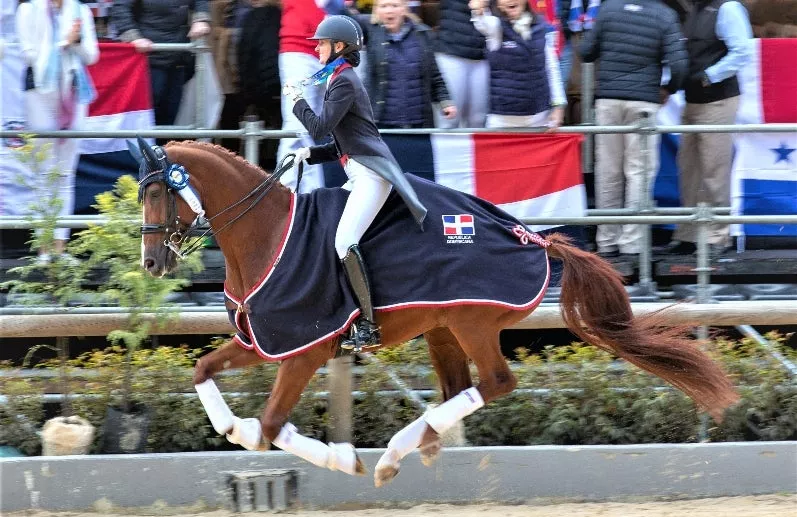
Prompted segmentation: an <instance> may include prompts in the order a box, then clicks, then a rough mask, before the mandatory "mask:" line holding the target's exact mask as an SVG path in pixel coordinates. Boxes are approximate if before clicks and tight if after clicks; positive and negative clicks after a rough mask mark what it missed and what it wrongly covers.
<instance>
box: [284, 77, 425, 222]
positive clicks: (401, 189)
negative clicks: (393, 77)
mask: <svg viewBox="0 0 797 517" xmlns="http://www.w3.org/2000/svg"><path fill="white" fill-rule="evenodd" d="M293 114H294V115H296V118H298V119H299V122H301V123H302V125H303V126H304V127H305V128H306V129H307V132H308V133H310V137H312V139H313V140H321V139H323V138H324V137H326V136H327V135H329V134H330V133H331V134H332V142H331V143H329V144H325V145H317V146H314V147H311V148H310V158H309V159H308V160H307V162H308V163H310V164H313V163H320V162H326V161H332V160H336V159H338V158H342V157H344V156H346V157H348V158H354V159H356V160H357V161H358V162H360V163H361V164H363V165H365V166H366V167H368V168H369V169H371V170H372V171H374V172H375V173H377V174H378V175H379V176H381V177H383V178H384V179H386V180H387V181H389V182H390V183H391V184H392V185H393V186H394V187H395V189H396V191H397V192H398V193H399V195H400V196H401V197H402V199H403V200H404V202H405V203H406V204H407V206H408V207H409V209H410V212H411V213H412V215H413V217H415V220H416V221H417V222H418V224H421V225H422V223H423V219H424V217H426V208H425V207H424V206H423V204H422V203H421V202H420V201H419V200H418V196H417V194H416V193H415V190H414V189H413V188H412V186H411V185H410V184H409V182H408V181H407V178H405V177H404V172H403V171H402V170H401V167H399V164H398V162H397V161H396V158H395V157H394V156H393V153H391V152H390V148H389V147H388V146H387V144H386V143H385V141H384V140H382V136H381V135H380V134H379V130H378V129H377V128H376V124H375V123H374V116H373V113H372V111H371V101H370V100H369V99H368V94H367V93H366V91H365V87H364V86H363V83H362V81H360V78H359V77H358V76H357V73H356V72H355V71H354V69H353V68H351V67H347V68H344V69H343V70H342V71H341V72H340V73H339V74H338V75H337V76H336V77H334V78H333V79H332V80H331V82H330V83H329V86H328V87H327V91H326V93H325V94H324V106H323V108H322V111H321V114H320V115H316V113H315V112H314V111H313V109H312V108H311V107H310V105H309V104H307V101H306V100H304V99H299V101H298V102H297V103H296V104H294V106H293Z"/></svg>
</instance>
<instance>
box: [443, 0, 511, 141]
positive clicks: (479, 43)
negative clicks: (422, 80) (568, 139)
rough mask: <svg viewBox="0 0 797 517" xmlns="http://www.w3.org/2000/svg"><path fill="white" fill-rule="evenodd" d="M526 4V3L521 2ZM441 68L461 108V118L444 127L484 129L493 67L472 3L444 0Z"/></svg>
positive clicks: (452, 96) (450, 121)
mask: <svg viewBox="0 0 797 517" xmlns="http://www.w3.org/2000/svg"><path fill="white" fill-rule="evenodd" d="M518 1H524V0H518ZM439 5H440V27H439V29H438V35H437V45H436V46H437V54H436V56H435V57H436V58H437V66H438V67H439V68H440V72H441V73H442V74H443V79H444V80H445V82H446V86H447V87H448V92H449V93H450V94H451V100H452V101H453V102H454V105H455V106H456V107H457V116H456V117H454V118H451V119H445V120H441V121H439V122H438V125H439V126H440V127H444V128H455V127H484V122H485V119H486V118H487V108H488V106H489V99H490V91H489V86H490V66H489V65H488V64H487V60H486V59H485V57H486V56H485V43H484V36H483V35H482V34H481V33H479V31H477V30H476V28H475V27H474V26H473V24H472V23H471V21H470V16H471V13H470V8H469V7H468V0H440V4H439Z"/></svg>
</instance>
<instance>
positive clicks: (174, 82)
mask: <svg viewBox="0 0 797 517" xmlns="http://www.w3.org/2000/svg"><path fill="white" fill-rule="evenodd" d="M149 73H150V78H151V81H152V109H153V110H154V111H155V125H156V126H171V125H173V124H174V121H175V119H176V118H177V112H178V110H179V109H180V101H181V100H182V98H183V85H184V84H185V68H184V67H182V66H175V67H171V68H160V67H152V68H150V71H149Z"/></svg>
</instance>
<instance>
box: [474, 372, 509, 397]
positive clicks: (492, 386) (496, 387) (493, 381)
mask: <svg viewBox="0 0 797 517" xmlns="http://www.w3.org/2000/svg"><path fill="white" fill-rule="evenodd" d="M516 387H517V379H516V378H515V376H514V375H513V374H512V372H511V371H510V370H509V369H507V370H506V371H499V372H496V373H495V374H494V375H491V376H490V377H488V378H486V379H483V380H482V381H481V382H480V383H479V392H480V393H481V395H482V398H483V399H484V402H485V403H486V402H489V401H490V400H493V399H495V398H496V397H500V396H502V395H506V394H508V393H511V392H512V391H514V389H515V388H516Z"/></svg>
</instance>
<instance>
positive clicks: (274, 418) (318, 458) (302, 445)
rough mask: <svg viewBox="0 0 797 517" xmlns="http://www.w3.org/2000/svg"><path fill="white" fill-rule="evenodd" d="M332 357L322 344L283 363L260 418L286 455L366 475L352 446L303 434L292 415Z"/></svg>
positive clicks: (329, 350)
mask: <svg viewBox="0 0 797 517" xmlns="http://www.w3.org/2000/svg"><path fill="white" fill-rule="evenodd" d="M331 356H332V349H331V348H329V347H327V346H324V345H320V346H317V347H315V348H313V349H311V350H309V351H307V352H305V353H303V354H299V355H297V356H294V357H291V358H288V359H286V360H284V361H283V362H282V364H280V367H279V370H277V379H276V381H275V382H274V386H273V388H272V390H271V396H270V397H269V399H268V404H267V405H266V409H265V410H264V411H263V416H262V417H261V419H260V422H261V426H262V431H263V435H264V436H265V437H266V438H267V439H269V440H271V442H272V443H273V444H274V445H276V446H277V447H279V448H280V449H282V450H283V451H285V452H290V453H291V454H294V455H296V456H299V457H300V458H302V459H304V460H307V461H309V462H310V463H313V464H315V465H318V466H319V467H326V468H328V469H330V470H340V471H341V472H345V473H346V474H352V475H354V474H360V475H362V474H365V471H366V469H365V465H364V464H363V463H362V461H361V460H360V458H359V457H358V456H357V452H356V451H355V450H354V447H353V446H352V445H351V444H349V443H340V444H335V443H330V444H329V445H327V444H325V443H323V442H320V441H318V440H315V439H313V438H308V437H307V436H303V435H301V434H299V433H298V432H297V430H296V427H294V426H293V425H292V424H291V423H290V422H288V415H289V414H290V412H291V410H292V409H293V407H294V406H295V405H296V403H297V402H298V401H299V398H300V397H301V395H302V392H303V391H304V389H305V388H306V387H307V384H308V383H309V382H310V379H311V378H312V377H313V375H315V372H316V371H317V370H318V368H320V367H321V366H323V365H324V363H325V362H326V361H327V359H329V358H330V357H331Z"/></svg>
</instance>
